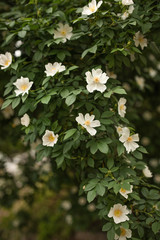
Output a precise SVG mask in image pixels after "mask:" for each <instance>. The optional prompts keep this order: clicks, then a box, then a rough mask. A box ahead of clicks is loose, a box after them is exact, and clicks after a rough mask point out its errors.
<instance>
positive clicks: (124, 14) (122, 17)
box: [121, 11, 129, 20]
mask: <svg viewBox="0 0 160 240" xmlns="http://www.w3.org/2000/svg"><path fill="white" fill-rule="evenodd" d="M128 17H129V13H128V12H127V11H125V12H124V13H123V14H122V16H121V19H122V20H126V19H127V18H128Z"/></svg>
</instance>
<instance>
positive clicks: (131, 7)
mask: <svg viewBox="0 0 160 240" xmlns="http://www.w3.org/2000/svg"><path fill="white" fill-rule="evenodd" d="M133 11H134V6H133V5H131V6H129V8H128V12H129V14H132V13H133Z"/></svg>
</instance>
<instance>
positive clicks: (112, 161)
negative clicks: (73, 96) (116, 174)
mask: <svg viewBox="0 0 160 240" xmlns="http://www.w3.org/2000/svg"><path fill="white" fill-rule="evenodd" d="M113 165H114V160H113V159H112V158H110V159H108V160H107V167H108V169H111V168H112V167H113Z"/></svg>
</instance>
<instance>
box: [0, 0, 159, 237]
mask: <svg viewBox="0 0 160 240" xmlns="http://www.w3.org/2000/svg"><path fill="white" fill-rule="evenodd" d="M159 10H160V3H159V2H158V1H155V0H152V1H147V2H146V1H138V0H137V1H136V0H134V1H132V0H131V1H129V0H128V1H127V0H126V1H125V0H124V1H118V0H115V1H103V2H102V1H99V2H98V1H97V2H96V1H95V0H93V1H91V2H88V3H87V4H86V2H85V1H81V2H78V1H76V0H75V1H61V0H57V1H54V2H53V1H50V0H48V1H43V0H41V1H37V0H30V1H25V0H23V1H18V2H17V5H16V6H14V7H13V9H12V11H11V12H6V13H2V14H1V16H2V21H1V23H0V28H1V30H2V31H3V40H2V44H1V52H2V53H1V55H0V65H1V66H2V67H1V68H2V70H3V71H4V72H5V73H6V72H7V71H9V73H10V76H11V78H10V80H9V82H8V83H7V84H6V88H5V91H4V96H5V101H4V103H3V105H2V109H5V108H6V107H8V106H10V104H11V106H12V108H13V109H15V111H16V113H17V116H19V117H20V118H21V119H22V120H23V121H21V123H22V125H24V127H22V130H23V131H24V132H25V134H26V135H25V141H26V142H28V143H33V142H35V141H36V139H37V138H40V139H41V140H42V142H41V144H39V146H38V147H37V155H36V158H37V161H41V160H42V159H43V158H44V157H48V158H50V160H51V162H52V164H53V165H54V168H55V169H56V168H58V169H61V170H62V171H67V170H68V169H70V170H71V171H73V172H74V175H75V176H74V177H75V178H76V179H77V180H78V181H79V184H80V190H79V193H80V194H82V193H84V192H85V193H86V194H87V200H88V202H92V201H95V203H96V207H97V209H98V210H99V217H100V219H103V222H104V225H103V229H102V230H103V231H106V232H107V239H108V240H112V239H121V240H122V239H126V238H131V239H133V240H138V239H149V240H151V239H159V236H160V233H159V231H160V224H159V223H160V212H159V209H160V195H159V193H160V191H159V187H157V186H155V185H153V184H151V183H150V182H149V181H148V179H147V178H146V177H145V176H144V174H143V170H144V169H146V163H145V161H143V160H142V158H143V154H147V151H146V149H145V148H144V147H143V146H140V143H139V140H140V138H141V136H140V137H139V134H137V130H136V125H135V124H134V122H135V121H134V120H135V119H136V118H137V112H136V111H137V109H136V108H135V106H134V103H135V102H136V101H137V98H138V100H141V95H142V94H137V93H136V94H132V93H134V91H133V92H131V94H130V93H129V92H128V85H126V84H124V79H125V83H127V84H128V83H129V82H131V85H132V84H133V85H135V84H137V85H138V86H139V88H140V89H141V90H143V89H144V82H145V81H144V75H145V74H146V76H148V72H149V73H150V75H152V76H153V74H155V73H154V71H153V70H152V71H151V70H146V72H143V70H144V68H145V67H146V68H147V61H148V59H147V57H146V56H147V53H148V52H150V51H151V50H152V49H155V48H156V49H159V44H160V43H159V39H158V40H157V37H156V36H157V32H158V33H159V19H160V16H159ZM124 16H125V17H124ZM20 40H21V45H20V46H19V50H20V51H21V56H20V57H19V58H18V57H17V58H16V53H15V57H14V54H13V52H14V50H15V45H16V44H17V43H18V41H20ZM11 56H12V58H11ZM18 56H19V54H18ZM130 76H134V77H135V78H136V82H135V81H134V83H133V82H132V81H130ZM140 77H141V78H140ZM150 85H151V84H149V83H148V84H147V85H146V87H147V88H149V87H150ZM127 92H128V94H127ZM26 114H27V115H26ZM26 116H27V117H26ZM144 156H145V155H144ZM57 171H59V170H57ZM148 171H149V170H148ZM146 176H147V175H146Z"/></svg>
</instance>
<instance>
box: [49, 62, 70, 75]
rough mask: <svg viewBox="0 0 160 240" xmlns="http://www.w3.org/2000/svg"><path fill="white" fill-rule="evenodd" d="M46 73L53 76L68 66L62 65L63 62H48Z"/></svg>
mask: <svg viewBox="0 0 160 240" xmlns="http://www.w3.org/2000/svg"><path fill="white" fill-rule="evenodd" d="M45 69H46V71H45V73H46V75H47V77H49V76H51V77H53V76H54V75H55V74H56V73H57V72H63V71H65V69H66V67H65V66H64V65H62V63H58V62H55V63H53V64H52V63H48V64H46V65H45Z"/></svg>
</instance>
